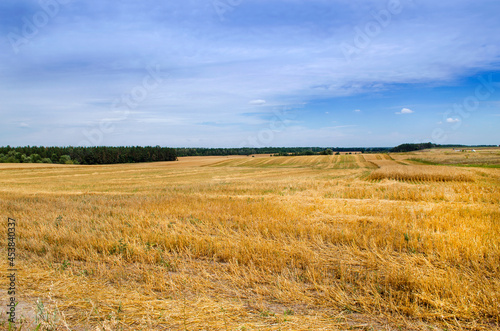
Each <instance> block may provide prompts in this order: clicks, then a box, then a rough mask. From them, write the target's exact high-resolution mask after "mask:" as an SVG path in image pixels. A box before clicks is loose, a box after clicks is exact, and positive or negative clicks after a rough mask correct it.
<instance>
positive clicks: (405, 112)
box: [396, 108, 414, 115]
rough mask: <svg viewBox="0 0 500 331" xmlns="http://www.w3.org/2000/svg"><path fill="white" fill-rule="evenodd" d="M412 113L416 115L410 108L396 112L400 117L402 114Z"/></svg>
mask: <svg viewBox="0 0 500 331" xmlns="http://www.w3.org/2000/svg"><path fill="white" fill-rule="evenodd" d="M412 113H414V111H413V110H411V109H409V108H403V109H401V111H398V112H396V114H398V115H401V114H412Z"/></svg>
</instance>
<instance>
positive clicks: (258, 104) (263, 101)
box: [250, 99, 266, 106]
mask: <svg viewBox="0 0 500 331" xmlns="http://www.w3.org/2000/svg"><path fill="white" fill-rule="evenodd" d="M265 103H266V100H262V99H257V100H252V101H250V104H251V105H256V106H261V105H263V104H265Z"/></svg>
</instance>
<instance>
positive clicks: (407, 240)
mask: <svg viewBox="0 0 500 331" xmlns="http://www.w3.org/2000/svg"><path fill="white" fill-rule="evenodd" d="M403 236H404V237H405V241H406V242H409V241H410V235H409V234H408V233H403Z"/></svg>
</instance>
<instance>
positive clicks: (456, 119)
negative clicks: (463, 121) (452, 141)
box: [446, 117, 460, 123]
mask: <svg viewBox="0 0 500 331" xmlns="http://www.w3.org/2000/svg"><path fill="white" fill-rule="evenodd" d="M458 122H460V120H459V119H458V118H451V117H448V118H447V119H446V123H458Z"/></svg>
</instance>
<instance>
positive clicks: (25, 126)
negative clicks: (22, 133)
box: [19, 122, 30, 128]
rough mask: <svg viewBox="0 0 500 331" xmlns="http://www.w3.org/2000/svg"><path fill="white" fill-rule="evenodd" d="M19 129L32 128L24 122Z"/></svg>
mask: <svg viewBox="0 0 500 331" xmlns="http://www.w3.org/2000/svg"><path fill="white" fill-rule="evenodd" d="M19 127H20V128H29V127H30V125H29V124H28V123H24V122H22V123H20V124H19Z"/></svg>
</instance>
